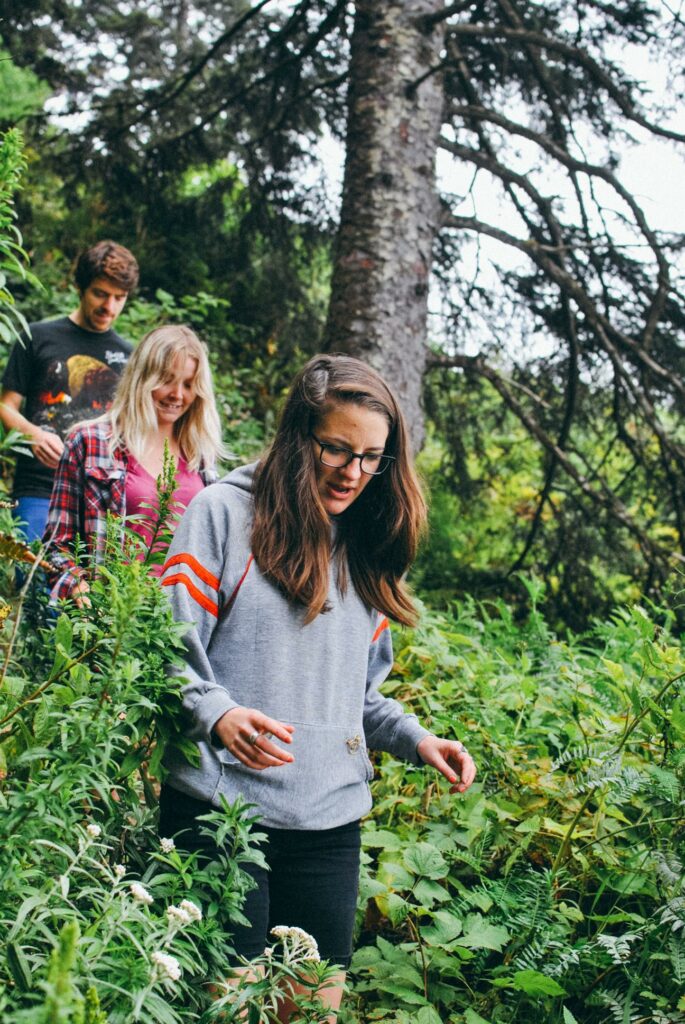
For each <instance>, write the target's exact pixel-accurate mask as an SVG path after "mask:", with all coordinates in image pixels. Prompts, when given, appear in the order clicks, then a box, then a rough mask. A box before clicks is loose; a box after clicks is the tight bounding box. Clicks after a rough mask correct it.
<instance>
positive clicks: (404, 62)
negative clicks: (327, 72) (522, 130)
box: [325, 0, 444, 448]
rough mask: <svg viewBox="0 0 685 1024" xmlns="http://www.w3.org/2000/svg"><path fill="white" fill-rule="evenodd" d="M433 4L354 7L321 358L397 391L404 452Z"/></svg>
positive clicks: (416, 432)
mask: <svg viewBox="0 0 685 1024" xmlns="http://www.w3.org/2000/svg"><path fill="white" fill-rule="evenodd" d="M443 6H444V4H443V3H442V2H441V0H357V5H356V17H355V27H354V33H353V36H352V54H351V64H350V84H349V96H348V124H347V155H346V162H345V178H344V186H343V200H342V209H341V214H340V228H339V234H338V241H337V248H336V257H335V264H334V268H333V280H332V291H331V301H330V307H329V312H328V324H327V327H326V342H325V344H326V348H327V350H328V351H333V352H346V353H349V354H350V355H355V356H358V357H359V358H361V359H364V360H366V361H367V362H368V363H370V364H371V365H372V366H373V367H375V368H376V369H377V370H379V371H380V372H381V373H382V374H383V376H384V377H385V379H386V380H387V381H388V383H389V384H390V385H391V386H392V387H393V388H394V389H395V391H396V392H397V394H398V396H399V398H400V401H401V402H402V407H403V409H404V411H405V413H406V415H407V419H408V422H409V427H410V431H411V435H412V440H413V442H414V445H415V447H416V448H418V447H420V445H421V443H422V441H423V410H422V402H421V392H422V378H423V373H424V370H425V366H426V316H427V308H428V281H429V275H430V269H431V259H432V248H433V241H434V238H435V234H436V231H437V224H438V211H439V203H438V197H437V193H436V189H435V180H434V179H435V174H434V161H435V153H436V148H437V140H438V137H439V133H440V127H441V121H442V108H443V92H442V81H441V75H440V74H438V73H434V74H430V75H428V77H426V79H425V81H421V79H422V76H424V75H426V74H427V73H428V72H429V71H430V69H431V67H433V66H435V65H436V64H437V63H438V62H439V60H440V50H441V45H442V37H443V32H444V29H443V28H442V26H441V25H438V26H437V27H436V28H434V29H428V30H427V31H423V30H422V19H423V18H425V16H426V15H430V14H433V13H434V12H437V11H439V10H441V9H442V7H443Z"/></svg>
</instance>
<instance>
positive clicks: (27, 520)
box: [0, 241, 138, 541]
mask: <svg viewBox="0 0 685 1024" xmlns="http://www.w3.org/2000/svg"><path fill="white" fill-rule="evenodd" d="M74 280H75V283H76V287H77V289H78V293H79V304H78V307H77V309H75V310H74V312H73V313H70V314H69V316H66V317H62V318H61V319H59V320H43V321H41V322H40V323H36V324H31V325H30V332H31V334H30V337H28V338H25V339H24V340H23V342H16V343H15V345H14V347H13V348H12V351H11V352H10V357H9V361H8V363H7V367H6V369H5V373H4V375H3V378H2V392H1V393H0V421H2V423H3V424H4V425H5V428H6V429H8V430H10V429H15V430H19V431H21V433H22V434H26V435H27V436H28V437H29V438H30V439H31V441H32V447H33V456H34V457H33V458H31V457H30V456H25V455H19V456H17V464H16V471H15V475H14V489H13V497H14V498H15V500H16V502H17V507H16V511H15V515H16V518H17V519H18V520H19V521H20V522H21V523H22V524H23V530H24V533H25V535H26V537H27V539H28V540H29V541H30V540H34V539H35V538H36V537H37V538H41V537H42V535H43V530H44V528H45V522H46V519H47V514H48V506H49V504H50V494H51V492H52V482H53V477H54V474H55V469H56V467H57V463H58V462H59V459H60V455H61V454H62V450H63V448H64V443H63V438H64V435H65V434H66V432H67V431H68V430H69V428H70V427H71V426H73V424H74V423H79V422H81V421H82V420H88V419H94V418H95V417H96V416H100V415H101V414H102V413H103V412H106V410H107V409H108V408H109V406H110V404H111V401H112V396H113V394H114V388H115V386H116V383H117V380H118V378H119V375H120V374H121V371H122V369H123V368H124V366H125V365H126V362H127V361H128V357H129V355H130V353H131V345H130V344H129V343H128V342H127V341H125V340H124V339H123V338H122V337H120V336H119V335H118V334H117V333H116V331H114V330H113V325H114V321H115V320H116V318H117V317H118V316H119V314H120V313H121V311H122V309H123V308H124V305H125V303H126V299H127V298H128V296H129V294H130V293H131V292H132V291H133V289H134V288H135V287H136V285H137V283H138V264H137V262H136V259H135V257H134V256H133V254H132V253H131V252H129V250H128V249H126V248H124V246H123V245H118V244H117V243H116V242H110V241H103V242H98V243H97V244H96V245H93V246H91V248H90V249H87V250H86V251H85V252H83V253H82V254H81V255H80V256H79V258H78V261H77V263H76V269H75V273H74ZM22 406H23V409H22Z"/></svg>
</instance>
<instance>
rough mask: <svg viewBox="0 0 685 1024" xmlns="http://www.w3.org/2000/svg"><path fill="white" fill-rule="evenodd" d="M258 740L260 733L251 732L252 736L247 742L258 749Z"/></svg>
mask: <svg viewBox="0 0 685 1024" xmlns="http://www.w3.org/2000/svg"><path fill="white" fill-rule="evenodd" d="M258 739H259V733H258V732H251V733H250V735H249V736H248V737H247V742H248V743H249V744H250V746H251V747H256V746H257V740H258Z"/></svg>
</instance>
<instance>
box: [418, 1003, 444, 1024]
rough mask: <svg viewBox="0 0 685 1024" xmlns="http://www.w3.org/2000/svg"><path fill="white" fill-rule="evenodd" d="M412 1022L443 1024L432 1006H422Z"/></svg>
mask: <svg viewBox="0 0 685 1024" xmlns="http://www.w3.org/2000/svg"><path fill="white" fill-rule="evenodd" d="M414 1020H415V1021H416V1024H443V1021H442V1017H440V1015H439V1014H438V1013H437V1011H436V1010H435V1009H434V1008H433V1007H432V1006H422V1007H421V1009H420V1010H419V1012H418V1013H417V1014H415V1016H414Z"/></svg>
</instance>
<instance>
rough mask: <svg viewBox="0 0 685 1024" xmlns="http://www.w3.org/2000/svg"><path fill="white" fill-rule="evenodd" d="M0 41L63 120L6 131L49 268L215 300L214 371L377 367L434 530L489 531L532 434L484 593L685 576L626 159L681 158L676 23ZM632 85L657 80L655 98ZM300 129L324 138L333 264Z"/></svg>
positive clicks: (90, 32)
mask: <svg viewBox="0 0 685 1024" xmlns="http://www.w3.org/2000/svg"><path fill="white" fill-rule="evenodd" d="M0 17H1V18H2V20H1V22H0V24H1V25H2V39H3V45H4V46H5V48H6V49H7V51H8V52H9V53H10V54H11V56H12V60H13V62H14V63H15V64H16V65H17V66H19V67H22V68H31V70H32V72H33V73H34V74H36V75H37V76H38V77H39V79H40V80H41V81H43V82H45V83H47V84H48V85H49V86H50V87H51V88H52V89H53V90H55V91H56V93H57V94H58V96H59V100H58V101H54V102H53V105H52V107H51V109H52V111H53V113H52V115H50V116H48V115H47V114H46V113H43V112H37V113H36V114H34V116H33V117H32V118H31V119H30V120H29V122H28V124H27V130H28V133H29V138H30V140H31V141H32V143H33V145H34V146H38V145H39V146H40V166H41V168H42V171H41V173H47V169H48V168H50V171H51V173H52V174H53V175H54V176H55V178H54V180H55V181H56V182H58V193H59V196H60V197H61V203H62V207H61V210H60V213H59V216H58V217H56V218H55V219H54V222H53V224H52V227H51V231H52V239H51V240H52V243H53V244H55V245H57V246H58V247H59V248H61V250H62V251H64V252H66V253H67V254H69V255H71V253H72V251H73V249H74V248H75V247H76V246H77V245H78V244H79V243H80V242H82V241H84V240H85V239H86V238H87V237H89V235H90V233H92V231H93V230H97V231H98V232H99V233H111V234H114V235H116V236H117V237H119V238H121V239H122V241H124V242H126V243H127V244H130V245H131V246H132V247H133V248H134V249H135V250H136V252H137V253H138V254H139V255H140V257H141V263H142V265H143V268H144V279H143V280H144V286H145V288H146V289H147V290H148V293H149V294H152V293H153V292H154V290H155V288H158V287H163V288H165V289H166V290H168V291H170V292H172V293H173V294H176V295H180V294H186V293H188V292H192V291H193V289H197V288H203V289H207V290H210V291H212V292H214V293H216V294H220V295H222V296H223V297H225V298H226V299H228V300H229V301H230V302H231V304H232V305H231V312H232V316H233V318H234V320H235V322H237V323H238V324H239V325H241V329H240V330H239V331H238V332H237V334H235V335H234V340H235V341H236V343H235V344H234V345H233V346H232V347H231V346H229V347H228V349H227V351H228V352H230V355H231V357H232V358H234V359H238V360H239V359H241V357H242V355H244V353H245V351H247V352H249V353H251V354H252V355H254V353H255V351H257V350H259V348H260V347H262V348H263V347H264V346H266V345H268V344H273V343H274V339H275V338H276V339H277V341H278V344H279V345H280V346H281V350H282V351H283V352H284V353H288V352H292V351H293V350H294V349H295V348H296V347H299V348H301V349H302V350H303V351H312V350H314V349H316V348H318V347H320V346H321V344H323V343H326V344H328V345H329V346H330V347H334V348H338V349H339V348H344V349H346V350H348V351H352V352H356V353H358V354H361V355H362V356H363V357H364V358H369V359H371V360H372V361H373V362H374V363H375V365H377V366H378V367H379V368H380V369H381V370H383V371H384V372H386V373H387V374H388V376H389V377H390V379H391V380H393V382H394V383H395V385H396V386H397V388H398V390H399V391H400V393H401V394H402V396H403V399H404V402H405V405H406V406H407V408H408V412H409V415H410V419H411V422H412V425H413V430H414V435H415V437H416V438H417V439H421V438H422V437H423V434H424V425H423V419H424V411H425V412H426V413H427V414H428V419H429V427H430V431H431V436H436V437H438V438H439V439H441V448H440V454H439V455H438V463H439V465H440V470H439V478H440V481H441V485H444V483H445V482H448V483H449V482H451V484H452V485H453V487H454V490H455V493H456V495H457V504H456V505H454V506H452V508H453V516H454V517H457V518H458V519H461V520H466V519H468V516H469V515H472V514H473V515H479V514H482V511H483V510H484V509H487V508H488V506H489V504H490V503H491V495H492V493H493V488H495V489H496V488H497V487H499V486H500V485H503V484H502V480H501V478H500V474H501V472H502V470H503V466H504V465H505V464H506V463H507V461H508V454H507V452H508V449H509V448H511V446H516V445H518V444H519V443H520V438H521V437H525V438H529V439H530V441H529V442H526V443H527V444H529V445H530V457H529V460H528V463H527V465H528V470H527V472H528V485H527V486H528V490H527V491H526V493H525V496H522V495H521V494H518V496H517V497H516V499H515V500H513V501H512V502H511V507H510V512H509V520H508V522H507V523H506V530H507V533H508V536H509V538H510V543H509V545H508V554H506V555H504V553H503V554H502V555H501V557H500V558H499V559H498V560H497V561H496V563H493V564H491V565H490V566H488V567H487V569H484V571H483V574H482V576H481V583H483V584H484V585H486V586H492V585H501V583H502V581H503V580H504V579H506V578H508V577H510V576H511V573H512V572H515V571H516V570H518V569H521V568H531V567H532V568H534V569H536V571H538V572H540V573H541V574H542V575H543V576H544V577H545V578H547V579H548V580H550V581H553V580H556V581H557V582H556V583H555V586H556V587H557V589H558V590H559V592H561V591H564V595H565V596H563V598H562V597H560V598H559V600H560V601H561V602H562V604H564V603H565V610H566V612H568V611H569V609H571V608H572V607H573V606H575V605H581V606H584V607H586V609H590V610H591V608H592V599H591V598H589V597H588V595H589V594H590V592H591V591H592V590H593V588H594V587H595V584H596V577H597V574H598V573H599V572H600V571H601V572H605V573H606V572H607V571H611V572H615V573H618V574H619V575H621V576H623V577H625V578H628V579H631V580H636V581H638V583H639V585H640V587H641V588H642V589H643V590H645V591H646V592H647V593H656V592H658V591H660V590H661V589H663V586H664V585H665V582H666V580H667V579H668V578H669V575H670V573H671V572H672V570H673V568H674V567H679V566H680V565H681V564H682V558H683V553H685V508H684V507H683V497H682V473H683V468H684V466H683V458H684V456H685V448H684V447H683V443H684V442H683V437H682V430H681V426H680V419H681V413H682V408H683V393H684V389H685V380H684V374H683V365H682V346H681V342H680V340H679V335H680V333H681V331H682V327H683V322H684V312H685V311H684V309H683V301H682V260H681V255H682V247H683V235H682V233H681V232H680V231H678V230H677V228H678V225H674V230H673V231H665V230H663V229H657V228H655V227H653V226H651V225H650V221H649V217H648V216H647V213H646V212H645V209H644V208H643V206H642V205H641V201H640V199H639V197H638V196H636V195H635V194H633V192H631V190H630V188H629V187H628V185H627V184H626V182H625V181H624V180H623V178H622V167H621V159H622V155H623V154H624V153H625V152H626V149H627V148H628V147H630V146H639V145H643V144H644V142H645V140H646V139H648V138H650V137H651V138H654V139H660V140H663V142H664V144H666V145H669V146H672V147H674V148H676V149H678V148H679V147H681V146H682V143H683V141H685V135H683V133H682V132H680V131H678V130H677V120H676V117H675V114H676V112H677V111H678V110H679V109H681V107H682V99H683V75H682V68H683V66H684V64H683V59H682V57H683V42H684V40H683V23H682V19H681V18H680V17H679V16H678V14H677V12H673V11H671V10H670V8H669V7H668V6H667V5H665V4H662V3H656V2H651V0H630V2H626V3H623V4H621V5H613V4H606V3H603V2H599V0H589V2H588V0H578V2H570V0H554V2H549V3H546V4H544V5H542V4H539V3H533V2H529V0H490V2H488V0H464V2H456V3H444V2H438V0H422V2H421V3H409V2H407V0H383V2H376V3H370V2H368V0H358V2H357V3H356V4H354V5H351V4H347V3H343V2H341V0H318V2H316V0H300V2H295V3H291V4H288V5H281V4H276V3H274V2H267V0H263V2H258V3H254V4H251V5H250V4H247V3H240V2H233V3H222V4H218V3H213V2H210V0H207V2H205V0H182V2H176V0H174V2H159V3H153V4H143V3H142V2H139V0H130V2H128V3H127V4H125V5H123V6H122V7H120V8H119V10H118V12H117V14H116V15H112V13H111V12H104V11H103V9H102V8H101V7H99V6H98V5H96V4H94V3H92V0H85V2H82V3H78V4H76V3H73V2H70V0H64V2H63V3H61V4H60V5H59V8H58V9H57V10H55V9H54V5H51V4H48V3H47V2H46V0H36V2H33V3H31V4H26V5H22V7H21V8H20V7H19V6H18V5H13V4H9V3H8V2H7V0H3V2H2V3H0ZM646 62H649V63H650V65H651V67H652V68H665V69H668V74H667V76H666V78H665V81H664V83H663V84H662V86H661V88H660V89H659V90H654V91H652V90H651V86H650V82H649V81H645V80H644V77H645V76H644V74H643V73H642V72H641V70H640V69H641V67H644V66H645V64H646ZM55 110H57V111H58V115H59V116H57V118H55V114H54V111H55ZM674 126H676V127H674ZM324 133H330V134H332V135H333V136H334V137H335V138H338V139H339V140H343V139H344V140H345V141H346V176H345V185H344V190H343V204H342V211H341V218H340V232H339V235H338V240H337V243H336V245H335V247H332V239H333V229H334V227H335V225H334V224H333V223H332V221H331V205H330V203H329V202H327V198H326V196H325V194H324V190H323V187H322V186H321V185H320V183H319V181H318V180H317V161H319V160H320V155H319V154H320V151H319V149H318V148H317V145H318V142H319V140H320V139H321V137H322V135H323V134H324ZM435 171H437V173H435ZM35 209H36V201H35V199H32V201H31V203H30V204H25V213H26V215H27V224H26V233H27V237H28V238H29V239H30V240H31V244H32V246H36V245H38V246H40V245H41V244H43V245H44V244H45V242H46V234H45V232H44V233H43V236H42V238H41V239H38V238H37V237H35V234H34V233H32V225H31V216H32V210H33V211H34V213H33V215H35ZM37 224H38V221H36V225H37ZM41 226H42V227H43V228H45V226H46V220H45V218H43V219H42V221H41ZM47 234H48V235H49V234H50V232H49V231H48V232H47ZM381 243H382V244H381ZM329 254H330V256H329ZM330 268H332V271H333V276H332V290H331V301H330V307H329V316H328V325H327V327H326V329H325V335H324V319H325V308H326V307H325V298H326V282H327V279H328V274H329V269H330ZM430 281H432V282H433V285H432V287H431V289H430V290H429V282H430ZM427 311H428V314H427ZM426 314H427V319H426ZM422 394H423V401H422ZM507 437H508V438H509V439H510V440H509V441H507V440H506V439H505V440H504V441H503V440H502V439H503V438H507ZM493 439H494V440H493ZM502 444H503V445H504V448H502ZM498 451H499V452H500V455H499V456H497V454H496V453H497V452H498ZM493 452H494V453H495V454H494V455H493ZM475 456H477V458H476V459H475V462H474V457H475ZM476 463H477V464H476ZM524 497H525V500H524ZM467 562H468V555H467V553H464V558H463V559H462V560H461V561H460V559H459V558H456V559H454V560H453V563H452V572H453V574H454V573H456V574H457V576H458V575H459V573H462V574H463V573H465V572H466V571H467V568H468V567H467V564H466V563H467ZM469 580H470V582H471V583H472V584H474V585H475V584H476V583H477V582H478V581H477V579H475V578H474V577H473V574H471V575H470V576H469ZM498 581H499V583H498ZM610 590H611V588H609V591H610Z"/></svg>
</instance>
